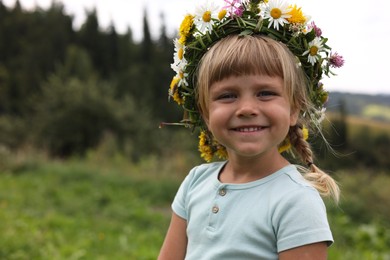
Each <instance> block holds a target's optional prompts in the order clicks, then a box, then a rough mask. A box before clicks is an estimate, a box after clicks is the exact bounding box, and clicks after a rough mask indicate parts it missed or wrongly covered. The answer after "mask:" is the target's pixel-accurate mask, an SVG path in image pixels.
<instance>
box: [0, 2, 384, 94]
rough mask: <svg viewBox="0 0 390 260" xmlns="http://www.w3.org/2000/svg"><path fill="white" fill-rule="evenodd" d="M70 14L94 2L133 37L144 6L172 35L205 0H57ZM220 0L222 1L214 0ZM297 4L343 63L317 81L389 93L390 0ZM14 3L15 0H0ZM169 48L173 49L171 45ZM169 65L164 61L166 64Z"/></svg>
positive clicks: (29, 5) (78, 17) (155, 27)
mask: <svg viewBox="0 0 390 260" xmlns="http://www.w3.org/2000/svg"><path fill="white" fill-rule="evenodd" d="M52 1H53V0H20V3H21V4H22V7H23V8H25V9H34V8H36V7H40V8H44V9H45V8H48V7H49V6H50V5H51V3H52ZM56 1H57V2H62V3H63V4H64V7H65V12H66V13H67V14H69V15H73V16H74V27H75V28H78V27H79V26H80V24H82V23H83V22H84V20H85V12H86V10H91V9H92V8H94V7H96V11H97V15H98V18H99V23H100V26H101V28H102V29H105V28H108V26H109V25H110V24H111V23H114V25H115V28H116V29H117V31H118V32H119V33H124V32H125V31H127V28H129V27H130V28H131V30H132V32H133V35H134V39H135V40H140V39H141V38H142V19H143V15H144V10H146V13H147V18H148V21H149V26H150V28H151V32H152V35H153V36H154V37H158V32H159V31H160V28H161V21H162V20H161V14H164V18H163V19H164V22H165V24H166V26H167V32H168V35H169V36H171V37H174V36H175V33H176V31H177V28H178V27H179V25H180V23H181V21H182V19H183V17H184V15H185V14H187V13H193V12H194V10H195V8H196V6H197V5H198V4H199V3H202V2H204V0H56ZM214 1H215V2H217V3H220V4H221V5H223V3H224V2H223V0H214ZM286 2H288V3H290V4H297V6H300V7H302V10H303V12H304V13H305V14H307V15H310V16H311V18H312V21H315V22H316V25H317V26H319V27H320V28H321V30H322V32H323V36H324V37H326V38H329V41H328V45H330V46H331V47H332V51H334V52H335V51H337V52H338V53H339V54H341V55H342V56H343V57H344V60H345V65H344V67H342V68H340V69H336V70H334V72H335V73H336V74H337V76H333V77H331V78H327V77H326V76H325V77H324V79H323V80H322V82H323V83H324V87H325V88H326V89H327V90H329V91H342V92H350V93H364V94H388V95H390V81H389V80H388V78H389V76H390V51H389V50H388V48H389V47H388V46H390V26H389V25H390V23H389V20H387V19H388V15H387V14H388V13H387V12H388V10H389V9H390V1H388V0H374V1H371V2H367V1H363V0H355V1H343V0H326V1H323V0H322V1H320V0H288V1H286ZM3 3H4V4H5V5H7V6H10V7H12V6H14V4H15V0H3ZM172 52H173V50H172ZM167 66H169V64H167Z"/></svg>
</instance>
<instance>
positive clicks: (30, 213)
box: [0, 140, 390, 260]
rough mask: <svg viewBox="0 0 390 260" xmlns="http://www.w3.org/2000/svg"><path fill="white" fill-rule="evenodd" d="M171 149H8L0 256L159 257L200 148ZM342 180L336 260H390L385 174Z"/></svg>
mask: <svg viewBox="0 0 390 260" xmlns="http://www.w3.org/2000/svg"><path fill="white" fill-rule="evenodd" d="M193 145H196V144H195V143H194V144H193ZM0 152H1V151H0ZM172 152H173V153H174V154H173V156H172V154H170V155H167V157H163V158H162V157H156V156H149V157H144V158H142V159H141V160H139V161H138V162H137V163H134V162H132V161H130V160H128V159H127V158H126V157H123V156H122V155H120V154H117V153H116V154H115V153H112V150H111V149H110V141H109V140H107V143H106V145H104V146H101V147H99V148H98V149H96V150H94V151H91V152H90V153H88V156H87V159H85V160H78V159H72V160H67V161H53V160H48V159H47V157H45V156H37V154H36V153H31V154H30V155H26V154H24V155H21V154H19V155H17V156H15V155H11V154H5V153H4V152H2V154H1V155H2V156H1V158H3V157H6V158H7V162H11V163H9V164H8V166H7V167H2V168H1V169H0V209H1V210H0V233H1V234H2V236H0V244H1V245H2V247H1V248H0V258H2V259H31V258H33V259H156V256H157V254H158V251H159V249H160V247H161V244H162V241H163V238H164V236H165V232H166V229H167V227H168V224H169V218H170V209H169V207H170V203H171V201H172V199H173V196H174V195H175V193H176V190H177V188H178V186H179V184H180V182H181V181H182V179H183V178H184V176H185V175H186V173H187V172H188V170H189V168H190V167H192V165H193V164H194V163H198V162H199V161H197V162H194V159H193V158H196V157H197V155H196V152H191V153H189V152H188V151H186V150H182V151H177V150H175V149H172ZM337 179H338V180H339V182H340V184H341V186H342V194H343V195H342V199H341V203H340V205H338V206H336V205H334V204H333V202H330V201H327V204H328V215H329V220H330V224H331V228H332V230H333V235H334V238H335V244H334V245H332V246H331V247H330V249H329V259H335V260H338V259H340V260H349V259H369V260H370V259H372V260H377V259H383V260H385V259H388V258H389V257H390V251H389V248H390V231H389V230H390V229H389V228H390V222H389V219H388V214H389V212H388V210H389V208H390V206H389V203H390V202H389V199H388V198H389V195H390V194H388V193H389V191H388V189H387V187H388V185H389V184H390V177H389V174H388V172H387V173H386V172H384V173H383V174H378V175H369V174H367V172H366V171H364V170H361V171H358V172H356V171H353V170H349V171H340V172H338V173H337Z"/></svg>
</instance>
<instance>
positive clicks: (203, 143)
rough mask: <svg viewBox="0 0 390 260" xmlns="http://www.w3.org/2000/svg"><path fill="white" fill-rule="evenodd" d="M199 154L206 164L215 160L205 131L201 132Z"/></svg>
mask: <svg viewBox="0 0 390 260" xmlns="http://www.w3.org/2000/svg"><path fill="white" fill-rule="evenodd" d="M199 152H200V156H201V157H202V158H203V159H204V160H205V161H206V162H211V160H212V159H213V150H212V149H211V147H210V145H209V140H208V137H207V134H206V132H205V131H202V132H200V135H199Z"/></svg>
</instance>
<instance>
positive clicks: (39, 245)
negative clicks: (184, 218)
mask: <svg viewBox="0 0 390 260" xmlns="http://www.w3.org/2000/svg"><path fill="white" fill-rule="evenodd" d="M178 185H179V181H172V179H169V178H168V179H164V180H156V181H150V180H148V181H145V180H142V179H141V178H139V177H137V178H135V177H132V176H131V174H127V173H119V172H115V171H113V172H103V171H99V170H97V169H96V168H95V167H91V166H88V165H82V164H79V163H74V162H73V163H48V164H45V165H41V166H39V167H35V168H32V169H25V170H23V171H20V172H15V173H1V174H0V209H1V210H0V233H1V234H2V235H1V236H0V244H1V245H2V246H1V248H0V259H155V258H156V255H157V254H158V250H159V248H160V246H161V243H162V241H163V237H164V235H165V232H166V229H167V225H168V221H169V214H167V212H169V211H167V210H166V209H167V208H168V207H169V204H170V202H171V200H172V196H173V194H174V193H175V191H176V189H177V186H178ZM161 209H163V210H161Z"/></svg>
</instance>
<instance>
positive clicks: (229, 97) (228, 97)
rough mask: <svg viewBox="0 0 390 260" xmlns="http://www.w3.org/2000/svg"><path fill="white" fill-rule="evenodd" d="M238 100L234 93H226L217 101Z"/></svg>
mask: <svg viewBox="0 0 390 260" xmlns="http://www.w3.org/2000/svg"><path fill="white" fill-rule="evenodd" d="M234 98H236V95H235V94H233V93H224V94H221V95H219V96H218V97H217V99H234Z"/></svg>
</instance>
